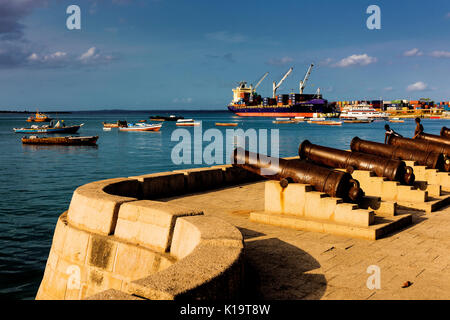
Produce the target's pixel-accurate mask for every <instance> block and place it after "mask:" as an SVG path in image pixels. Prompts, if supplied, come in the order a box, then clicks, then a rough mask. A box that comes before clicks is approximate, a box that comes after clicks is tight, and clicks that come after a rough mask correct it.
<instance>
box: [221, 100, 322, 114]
mask: <svg viewBox="0 0 450 320" xmlns="http://www.w3.org/2000/svg"><path fill="white" fill-rule="evenodd" d="M326 106H327V101H326V100H322V99H315V100H312V101H309V102H305V103H302V104H297V105H282V106H276V105H269V106H237V105H229V106H228V110H230V111H231V112H233V113H235V114H236V115H238V116H240V117H289V118H293V117H307V118H314V117H316V116H318V114H319V113H323V112H324V111H325V108H326Z"/></svg>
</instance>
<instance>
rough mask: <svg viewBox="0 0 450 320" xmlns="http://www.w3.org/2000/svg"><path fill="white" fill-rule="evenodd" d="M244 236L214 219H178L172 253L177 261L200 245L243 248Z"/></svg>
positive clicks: (230, 226)
mask: <svg viewBox="0 0 450 320" xmlns="http://www.w3.org/2000/svg"><path fill="white" fill-rule="evenodd" d="M242 241H243V240H242V234H241V233H240V232H239V230H237V229H236V228H235V227H233V226H232V225H230V224H229V223H227V222H225V221H223V220H221V219H217V218H213V217H202V216H194V217H184V218H179V219H177V222H176V225H175V230H174V234H173V241H172V246H171V248H170V253H171V255H173V256H174V257H176V258H177V259H183V258H184V257H186V256H187V255H189V254H190V253H191V252H192V251H193V250H194V249H195V248H196V247H197V246H198V245H199V244H200V243H209V244H214V245H217V246H232V247H234V246H236V247H242Z"/></svg>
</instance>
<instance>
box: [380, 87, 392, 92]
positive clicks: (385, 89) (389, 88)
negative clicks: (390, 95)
mask: <svg viewBox="0 0 450 320" xmlns="http://www.w3.org/2000/svg"><path fill="white" fill-rule="evenodd" d="M383 90H384V91H392V90H394V88H393V87H386V88H384V89H383Z"/></svg>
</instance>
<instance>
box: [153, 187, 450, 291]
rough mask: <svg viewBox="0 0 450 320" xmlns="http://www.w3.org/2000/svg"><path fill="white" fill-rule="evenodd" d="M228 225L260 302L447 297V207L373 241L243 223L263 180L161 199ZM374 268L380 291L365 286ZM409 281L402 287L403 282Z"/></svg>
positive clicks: (259, 206)
mask: <svg viewBox="0 0 450 320" xmlns="http://www.w3.org/2000/svg"><path fill="white" fill-rule="evenodd" d="M160 201H169V202H172V203H176V204H180V205H183V206H188V207H189V206H190V207H193V208H198V209H201V210H203V211H204V213H205V215H207V216H214V217H218V218H221V219H223V220H226V221H228V222H230V223H231V224H233V225H235V226H236V227H238V228H239V229H240V231H241V232H242V234H243V236H244V239H245V246H246V252H245V254H246V257H247V260H248V264H249V267H250V269H251V270H254V271H255V272H254V274H255V277H256V279H257V280H255V282H254V285H255V286H256V287H257V293H258V295H259V297H261V298H263V299H283V300H289V299H450V255H449V254H448V253H449V249H450V208H449V207H446V208H444V209H442V210H439V211H436V212H433V213H429V214H425V213H424V212H421V211H408V213H413V214H414V216H413V225H411V226H409V227H408V228H406V229H403V230H401V231H399V232H397V233H394V234H390V235H389V236H387V237H385V238H383V239H380V240H376V241H369V240H359V239H352V238H345V237H340V236H333V235H327V234H323V233H313V232H307V231H300V230H293V229H286V228H281V227H276V226H271V225H265V224H260V223H255V222H252V221H250V219H249V214H250V212H252V211H259V210H263V209H264V182H257V183H251V184H245V185H241V186H236V187H230V188H224V189H220V190H215V191H210V192H204V193H196V194H191V195H186V196H182V197H174V198H167V199H160ZM371 265H376V266H378V267H379V268H380V271H381V272H380V275H381V278H380V279H381V282H380V285H381V288H380V289H372V290H371V289H369V288H368V287H367V284H366V283H367V280H368V278H369V277H370V276H371V275H372V273H367V268H368V267H369V266H371ZM406 281H410V282H411V283H412V284H411V285H410V286H409V287H407V288H402V285H403V283H405V282H406Z"/></svg>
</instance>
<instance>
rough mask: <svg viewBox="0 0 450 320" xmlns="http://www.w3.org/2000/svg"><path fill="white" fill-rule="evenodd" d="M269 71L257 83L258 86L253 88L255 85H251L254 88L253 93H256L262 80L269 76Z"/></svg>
mask: <svg viewBox="0 0 450 320" xmlns="http://www.w3.org/2000/svg"><path fill="white" fill-rule="evenodd" d="M268 74H269V73H268V72H266V73H265V74H264V75H263V76H262V77H261V79H259V81H258V83H257V84H256V86H255V87H254V88H253V85H250V89H252V93H255V90H256V89H257V88H258V87H259V85H260V84H261V82H263V80H264V79H265V78H266V77H267V75H268Z"/></svg>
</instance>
